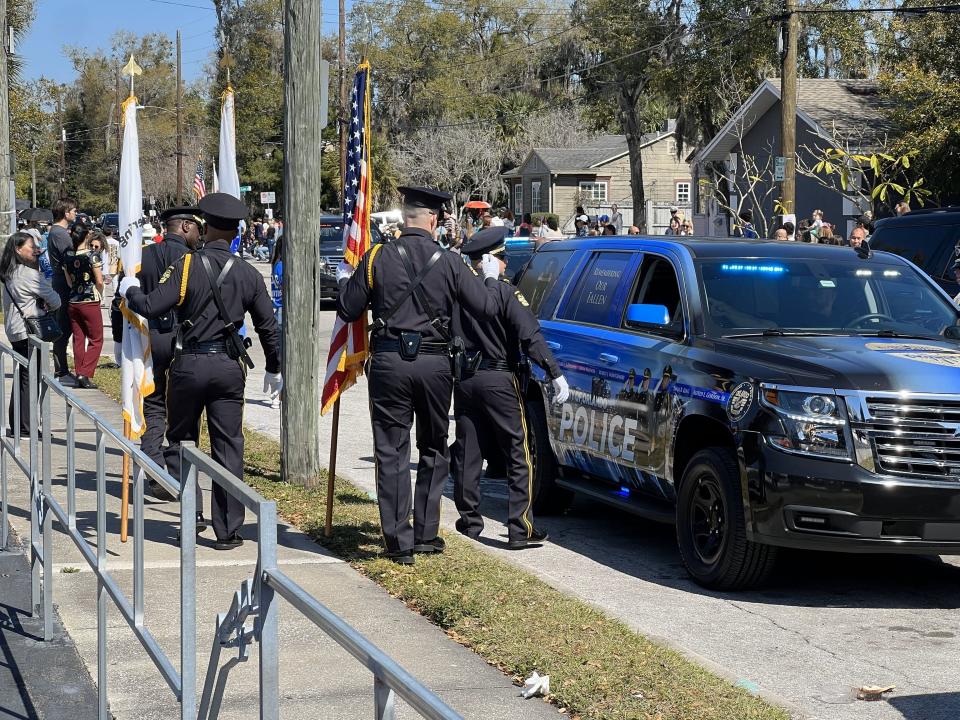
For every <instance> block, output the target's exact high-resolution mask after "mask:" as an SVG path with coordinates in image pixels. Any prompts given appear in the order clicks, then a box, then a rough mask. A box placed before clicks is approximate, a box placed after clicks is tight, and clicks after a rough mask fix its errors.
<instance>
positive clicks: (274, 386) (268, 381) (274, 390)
mask: <svg viewBox="0 0 960 720" xmlns="http://www.w3.org/2000/svg"><path fill="white" fill-rule="evenodd" d="M281 390H283V375H282V374H281V373H271V372H268V373H264V374H263V391H264V392H265V393H267V394H268V395H269V396H270V399H271V400H272V399H273V398H275V397H277V396H278V395H279V394H280V391H281Z"/></svg>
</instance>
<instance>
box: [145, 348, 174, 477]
mask: <svg viewBox="0 0 960 720" xmlns="http://www.w3.org/2000/svg"><path fill="white" fill-rule="evenodd" d="M175 336H176V333H172V332H169V333H161V332H157V331H156V330H151V331H150V356H151V358H153V388H154V390H153V392H152V393H150V394H149V395H147V397H145V398H144V399H143V419H144V421H145V422H146V425H147V428H146V430H144V431H143V435H142V436H141V437H140V449H141V450H143V452H144V453H146V455H147V456H148V457H149V458H150V459H151V460H153V461H154V462H155V463H156V464H157V465H159V466H160V467H163V466H164V450H163V436H164V433H166V431H167V371H168V370H169V369H170V363H171V362H172V361H173V341H174V338H175ZM177 452H178V453H179V452H180V446H179V445H177Z"/></svg>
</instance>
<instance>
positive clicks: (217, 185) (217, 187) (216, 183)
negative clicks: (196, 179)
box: [213, 163, 220, 192]
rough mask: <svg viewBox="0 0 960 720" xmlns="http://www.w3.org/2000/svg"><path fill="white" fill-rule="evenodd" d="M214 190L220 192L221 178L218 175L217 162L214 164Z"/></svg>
mask: <svg viewBox="0 0 960 720" xmlns="http://www.w3.org/2000/svg"><path fill="white" fill-rule="evenodd" d="M213 191H214V192H220V179H219V178H218V177H217V164H216V163H214V164H213Z"/></svg>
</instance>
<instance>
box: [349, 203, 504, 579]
mask: <svg viewBox="0 0 960 720" xmlns="http://www.w3.org/2000/svg"><path fill="white" fill-rule="evenodd" d="M400 192H402V193H403V196H404V206H403V216H404V230H403V232H402V233H401V234H400V236H399V237H398V238H396V239H394V240H389V241H387V242H384V243H382V244H380V245H374V246H373V247H372V248H371V249H370V250H369V251H368V252H367V254H366V255H364V257H363V259H362V260H361V261H360V264H359V265H358V266H357V268H356V272H354V271H353V268H352V267H351V266H350V265H349V264H347V263H341V265H340V267H339V268H338V271H337V279H338V280H339V281H340V295H339V298H338V301H337V312H338V314H339V315H340V317H341V318H342V319H343V320H345V321H347V322H352V321H354V320H357V319H358V318H360V317H361V316H362V315H363V314H364V313H366V311H367V308H368V307H369V308H370V309H371V310H372V311H373V319H374V322H373V325H372V326H371V332H370V337H371V351H372V358H371V360H370V365H369V392H370V418H371V422H372V425H373V442H374V453H375V456H376V467H377V500H378V502H379V505H380V524H381V526H382V529H383V538H384V544H385V546H386V553H385V556H386V557H388V558H390V559H392V560H394V561H395V562H397V563H400V564H404V565H409V564H411V563H413V553H414V552H423V553H432V552H442V551H443V548H444V542H443V539H442V538H440V537H439V536H438V531H439V528H440V498H441V495H442V493H443V486H444V484H445V483H446V481H447V476H448V474H449V456H448V453H447V434H448V426H449V410H450V396H451V392H452V391H453V367H452V355H453V351H452V348H453V347H455V345H456V343H455V341H454V338H453V335H452V334H451V332H450V321H451V318H452V317H453V315H454V312H455V311H456V307H457V304H458V303H459V304H461V305H463V306H464V307H465V308H466V309H467V310H468V311H469V312H470V313H472V314H474V315H477V316H478V317H489V316H492V315H493V314H494V312H496V310H497V300H496V298H497V295H496V294H495V292H496V289H495V287H493V286H495V285H496V284H497V282H496V277H497V274H498V270H499V265H498V264H497V263H496V261H495V260H494V259H493V258H489V259H488V260H489V262H488V263H487V267H486V271H487V274H488V275H489V277H490V278H491V279H490V280H488V281H487V282H488V283H489V284H490V285H491V287H490V288H486V287H484V283H483V281H482V280H481V279H480V277H479V276H478V275H477V273H476V271H474V270H473V269H472V268H470V267H468V266H467V265H466V264H464V262H463V260H462V259H461V257H460V256H459V255H457V254H456V253H452V252H445V251H444V250H443V249H442V248H440V246H439V245H437V243H436V242H435V241H434V235H433V233H434V230H435V229H436V227H437V222H438V217H439V215H440V213H441V212H442V206H443V203H445V202H446V201H447V200H449V199H450V195H449V194H447V193H444V192H438V191H436V190H431V189H428V188H418V187H402V188H400ZM414 417H416V420H417V449H418V451H419V453H420V460H419V462H418V464H417V478H416V491H415V493H414V504H413V527H412V528H411V527H410V522H409V516H410V470H409V468H410V427H411V425H412V424H413V419H414Z"/></svg>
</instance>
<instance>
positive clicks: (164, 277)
mask: <svg viewBox="0 0 960 720" xmlns="http://www.w3.org/2000/svg"><path fill="white" fill-rule="evenodd" d="M171 275H173V265H171V266H170V267H168V268H167V269H166V270H164V271H163V275H161V276H160V283H161V284H163V283H165V282H166V281H167V280H169V279H170V276H171Z"/></svg>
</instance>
